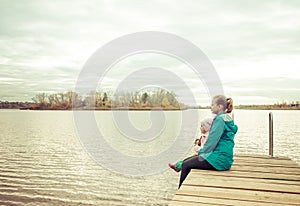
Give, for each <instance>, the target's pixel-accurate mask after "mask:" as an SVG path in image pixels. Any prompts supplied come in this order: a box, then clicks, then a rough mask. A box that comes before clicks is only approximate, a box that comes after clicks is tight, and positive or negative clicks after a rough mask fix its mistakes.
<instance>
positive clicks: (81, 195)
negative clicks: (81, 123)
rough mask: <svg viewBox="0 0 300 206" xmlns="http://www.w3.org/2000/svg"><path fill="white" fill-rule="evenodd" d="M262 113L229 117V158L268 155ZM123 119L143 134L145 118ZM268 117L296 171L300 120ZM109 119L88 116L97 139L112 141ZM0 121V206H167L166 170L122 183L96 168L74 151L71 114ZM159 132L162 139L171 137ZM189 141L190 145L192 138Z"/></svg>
mask: <svg viewBox="0 0 300 206" xmlns="http://www.w3.org/2000/svg"><path fill="white" fill-rule="evenodd" d="M196 112H197V111H196ZM198 112H199V114H200V116H201V117H202V116H203V117H205V116H206V115H208V114H209V111H208V110H199V111H198ZM135 113H136V115H134V114H135ZM174 113H175V116H176V112H170V113H168V112H166V113H165V115H167V116H168V115H169V116H170V117H171V118H170V119H171V120H168V118H167V120H168V121H172V118H173V116H172V115H174ZM268 113H269V111H249V110H236V111H235V114H234V118H235V121H236V124H238V126H239V131H238V134H237V135H236V138H235V142H236V146H235V152H236V153H255V154H268ZM131 114H133V115H132V117H131V118H132V119H135V120H136V119H137V120H138V121H137V124H140V127H143V125H144V127H145V128H147V127H148V126H149V125H150V126H151V122H150V123H149V121H148V120H149V119H148V120H147V118H145V117H147V115H148V113H147V112H144V114H146V115H143V112H131ZM273 114H274V135H275V143H274V144H275V145H274V153H275V155H279V156H288V157H290V158H292V159H294V160H295V161H296V162H297V163H298V164H299V163H300V151H299V148H300V127H299V126H300V112H299V111H273ZM110 116H111V112H109V111H106V112H101V111H99V112H96V114H95V117H96V119H97V121H98V125H99V128H101V127H103V130H104V134H107V135H108V134H110V133H111V134H117V132H116V131H113V130H114V129H113V127H110V126H109V124H112V123H110V120H109V117H110ZM0 117H1V118H0V130H1V133H0V205H47V206H48V205H167V204H168V202H169V200H170V199H172V197H173V195H174V194H175V192H176V188H177V184H178V179H179V175H178V174H176V173H175V172H173V171H171V170H169V169H167V166H166V169H165V170H162V172H161V173H159V174H155V175H150V176H138V177H134V176H131V177H130V176H127V175H122V174H117V173H115V172H112V171H109V170H107V169H106V168H105V167H102V166H100V165H98V164H96V163H95V162H94V161H93V159H92V158H91V157H90V156H89V155H88V154H87V153H86V152H85V151H84V149H83V147H82V146H81V144H80V140H79V139H78V137H77V134H76V128H75V126H74V122H73V114H72V112H71V111H19V110H0ZM104 123H105V124H104ZM176 124H177V123H176ZM176 124H175V125H176ZM103 125H104V126H103ZM167 129H168V131H167V132H166V134H165V135H170V134H173V133H172V132H174V131H176V128H173V129H172V128H167ZM175 134H176V132H175ZM163 135H164V134H163ZM108 136H109V135H108ZM186 136H187V137H189V136H191V134H190V133H186ZM189 138H190V140H188V141H191V145H192V142H193V140H194V137H193V136H192V137H189ZM116 139H117V141H118V142H120V141H121V142H123V143H122V144H120V145H119V146H118V145H116V148H117V149H119V150H123V149H124V150H125V149H126V151H125V152H127V153H128V154H130V153H131V152H132V155H134V154H135V155H136V154H139V152H140V153H141V154H143V153H145V151H146V152H147V153H151V149H149V148H147V147H146V146H145V145H143V143H142V145H141V146H136V145H135V146H134V147H133V146H132V145H128V144H130V143H129V142H127V141H126V138H125V139H124V141H122V137H120V136H116ZM110 142H111V143H114V142H113V140H110ZM168 144H169V143H167V142H166V144H156V145H155V148H156V149H155V150H153V151H152V152H154V153H159V148H160V147H159V146H157V145H161V148H164V147H167V146H168ZM157 148H158V149H157ZM175 152H176V151H175ZM103 158H110V157H109V156H107V155H106V156H103ZM162 164H164V165H167V162H162ZM145 166H147V165H145ZM149 169H150V170H151V167H150V168H149Z"/></svg>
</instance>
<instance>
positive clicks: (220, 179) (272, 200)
mask: <svg viewBox="0 0 300 206" xmlns="http://www.w3.org/2000/svg"><path fill="white" fill-rule="evenodd" d="M234 160H235V161H234V164H233V166H232V168H231V170H229V171H207V170H192V171H191V173H190V174H189V175H188V177H187V178H186V180H185V181H184V182H183V184H182V186H181V188H180V189H179V190H178V191H177V193H176V195H175V196H174V198H173V200H172V201H171V202H170V206H194V205H195V206H199V205H239V206H240V205H242V206H248V205H249V206H253V205H258V206H260V205H264V206H265V205H275V206H276V205H300V166H299V165H298V164H296V163H295V162H293V161H292V160H290V159H289V158H285V157H270V156H262V155H237V156H235V157H234Z"/></svg>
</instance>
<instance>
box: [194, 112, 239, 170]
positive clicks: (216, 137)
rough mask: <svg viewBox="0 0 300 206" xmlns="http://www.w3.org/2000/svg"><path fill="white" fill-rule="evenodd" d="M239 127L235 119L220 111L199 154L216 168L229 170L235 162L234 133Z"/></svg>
mask: <svg viewBox="0 0 300 206" xmlns="http://www.w3.org/2000/svg"><path fill="white" fill-rule="evenodd" d="M237 130H238V127H237V126H236V125H235V124H234V121H233V119H232V118H231V117H230V116H229V115H228V114H225V113H224V112H221V113H219V114H218V115H217V116H216V117H215V119H214V121H213V123H212V125H211V128H210V132H209V135H208V138H207V141H206V142H205V144H204V146H203V148H202V149H200V150H199V152H198V155H200V156H201V157H203V158H204V159H205V160H206V161H207V162H208V163H209V164H211V165H212V166H213V167H214V168H215V169H216V170H229V169H230V167H231V165H232V163H233V147H234V135H235V134H236V132H237Z"/></svg>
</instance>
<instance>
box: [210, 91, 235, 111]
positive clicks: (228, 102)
mask: <svg viewBox="0 0 300 206" xmlns="http://www.w3.org/2000/svg"><path fill="white" fill-rule="evenodd" d="M213 99H214V100H216V104H217V105H222V106H223V108H224V112H226V113H230V112H232V110H233V100H232V98H231V97H229V98H226V97H225V96H224V95H217V96H215V97H214V98H213Z"/></svg>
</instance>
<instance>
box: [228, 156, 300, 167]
mask: <svg viewBox="0 0 300 206" xmlns="http://www.w3.org/2000/svg"><path fill="white" fill-rule="evenodd" d="M234 161H235V162H239V161H242V162H257V163H259V162H263V163H271V164H274V163H276V164H277V163H282V164H287V165H295V166H299V165H298V164H297V163H296V162H294V161H291V159H288V158H276V157H273V158H272V157H269V156H265V157H256V156H253V157H251V156H238V155H235V156H234Z"/></svg>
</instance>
